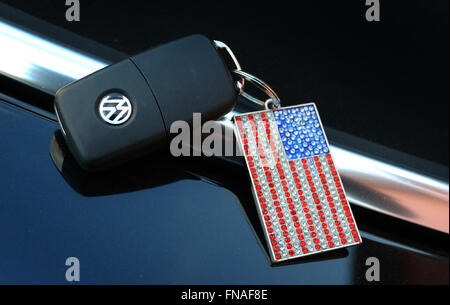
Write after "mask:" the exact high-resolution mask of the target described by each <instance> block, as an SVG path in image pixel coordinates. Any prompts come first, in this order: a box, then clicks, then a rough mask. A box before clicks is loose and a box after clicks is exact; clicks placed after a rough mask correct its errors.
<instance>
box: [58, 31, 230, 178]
mask: <svg viewBox="0 0 450 305" xmlns="http://www.w3.org/2000/svg"><path fill="white" fill-rule="evenodd" d="M236 97H237V90H236V88H235V86H234V84H233V81H232V78H231V74H230V72H229V70H228V69H227V67H226V65H225V63H224V61H223V60H222V58H221V56H220V55H219V53H218V51H217V50H216V48H215V47H214V45H213V44H212V43H211V42H210V41H209V40H208V39H207V38H205V37H204V36H201V35H193V36H188V37H185V38H182V39H179V40H176V41H174V42H171V43H168V44H165V45H162V46H159V47H157V48H154V49H150V50H148V51H145V52H143V53H141V54H139V55H136V56H133V57H131V58H129V59H126V60H123V61H121V62H119V63H117V64H114V65H111V66H109V67H107V68H105V69H102V70H100V71H98V72H95V73H93V74H91V75H89V76H87V77H85V78H83V79H81V80H79V81H77V82H74V83H72V84H70V85H68V86H66V87H64V88H62V89H61V90H59V91H58V93H57V95H56V98H55V111H56V113H57V115H58V118H59V121H60V124H61V128H62V130H63V132H64V134H65V138H66V141H67V144H68V146H69V148H70V150H71V152H72V153H73V155H74V156H75V158H76V160H77V161H78V163H79V164H80V165H81V166H82V167H83V168H85V169H88V170H95V169H102V168H106V167H110V166H112V165H114V164H117V163H122V162H125V161H127V160H130V159H133V158H135V157H137V156H139V155H142V154H144V153H147V152H150V151H152V150H155V149H157V148H159V147H161V146H164V145H166V144H168V139H169V134H168V131H169V129H170V125H171V124H172V123H173V122H174V121H177V120H183V121H186V122H188V123H191V122H192V114H193V113H194V112H199V113H201V114H202V119H204V120H212V119H217V118H219V117H221V116H222V115H224V114H225V113H227V112H228V111H230V110H231V109H232V108H233V106H234V104H235V101H236Z"/></svg>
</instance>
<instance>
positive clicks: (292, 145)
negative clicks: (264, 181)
mask: <svg viewBox="0 0 450 305" xmlns="http://www.w3.org/2000/svg"><path fill="white" fill-rule="evenodd" d="M273 115H274V118H275V121H276V123H277V125H278V131H279V133H280V136H281V141H282V142H283V146H284V150H285V152H286V155H287V157H288V158H289V159H290V160H293V159H300V158H306V157H311V156H316V155H320V154H326V153H328V152H329V148H328V145H327V142H326V140H325V135H324V132H323V129H322V127H321V124H320V121H319V117H318V115H317V112H316V109H315V107H314V106H311V105H307V106H298V107H293V108H287V109H280V110H276V111H274V112H273Z"/></svg>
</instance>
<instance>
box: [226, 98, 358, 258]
mask: <svg viewBox="0 0 450 305" xmlns="http://www.w3.org/2000/svg"><path fill="white" fill-rule="evenodd" d="M234 120H235V129H236V136H237V139H238V142H239V143H240V147H241V149H242V152H243V154H244V157H245V159H246V163H247V167H248V170H249V172H250V177H251V180H252V186H253V195H254V198H255V201H256V205H257V210H258V214H259V218H260V220H261V223H262V225H263V230H264V232H265V237H266V241H267V243H268V247H269V249H270V250H269V252H270V256H271V259H272V261H273V262H281V261H285V260H288V259H293V258H299V257H303V256H307V255H312V254H317V253H322V252H325V251H330V250H334V249H339V248H344V247H349V246H354V245H356V244H359V243H361V236H360V234H359V231H358V228H357V226H356V223H355V220H354V218H353V214H352V211H351V209H350V205H349V203H348V201H347V197H346V195H345V192H344V187H343V186H342V181H341V179H340V177H339V174H338V172H337V169H336V167H335V164H334V162H333V158H332V156H331V154H330V148H329V147H330V146H329V144H328V141H327V138H326V135H325V133H324V129H323V126H322V123H321V121H320V118H319V115H318V112H317V108H316V105H315V104H313V103H311V104H304V105H298V106H293V107H284V108H278V109H274V110H265V111H260V112H253V113H247V114H243V115H239V116H235V118H234Z"/></svg>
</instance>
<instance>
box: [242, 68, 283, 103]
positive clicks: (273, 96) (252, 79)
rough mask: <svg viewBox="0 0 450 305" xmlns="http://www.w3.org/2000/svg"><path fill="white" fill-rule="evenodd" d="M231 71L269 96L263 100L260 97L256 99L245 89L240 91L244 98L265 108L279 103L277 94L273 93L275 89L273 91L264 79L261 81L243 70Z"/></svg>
mask: <svg viewBox="0 0 450 305" xmlns="http://www.w3.org/2000/svg"><path fill="white" fill-rule="evenodd" d="M233 73H235V74H237V75H239V76H241V77H242V78H244V79H245V80H246V81H248V82H249V83H251V84H253V85H254V86H255V87H256V88H258V89H259V90H261V91H263V92H264V93H265V94H267V95H268V96H269V98H268V99H267V100H265V101H262V100H260V99H257V98H256V97H254V96H252V95H250V94H248V93H247V92H245V91H242V92H241V95H242V96H243V97H245V98H246V99H248V100H249V101H251V102H253V103H256V104H258V105H261V106H264V107H265V108H266V109H271V108H278V107H280V105H281V102H280V98H279V97H278V95H277V94H276V93H275V91H273V89H272V88H270V86H269V85H268V84H266V83H265V82H264V81H262V80H261V79H259V78H257V77H256V76H254V75H252V74H250V73H247V72H244V71H242V70H235V71H233ZM271 105H273V107H271Z"/></svg>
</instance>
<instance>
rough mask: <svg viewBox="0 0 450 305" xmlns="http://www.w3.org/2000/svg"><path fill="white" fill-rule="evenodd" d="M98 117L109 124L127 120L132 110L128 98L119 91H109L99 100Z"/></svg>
mask: <svg viewBox="0 0 450 305" xmlns="http://www.w3.org/2000/svg"><path fill="white" fill-rule="evenodd" d="M98 111H99V114H100V117H101V118H102V119H103V120H104V121H105V122H106V123H109V124H111V125H120V124H123V123H125V122H126V121H128V119H129V118H130V116H131V113H132V111H133V108H132V106H131V103H130V100H128V98H127V97H126V96H125V95H123V94H121V93H109V94H107V95H105V96H104V97H103V98H102V100H101V101H100V105H99V109H98Z"/></svg>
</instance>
